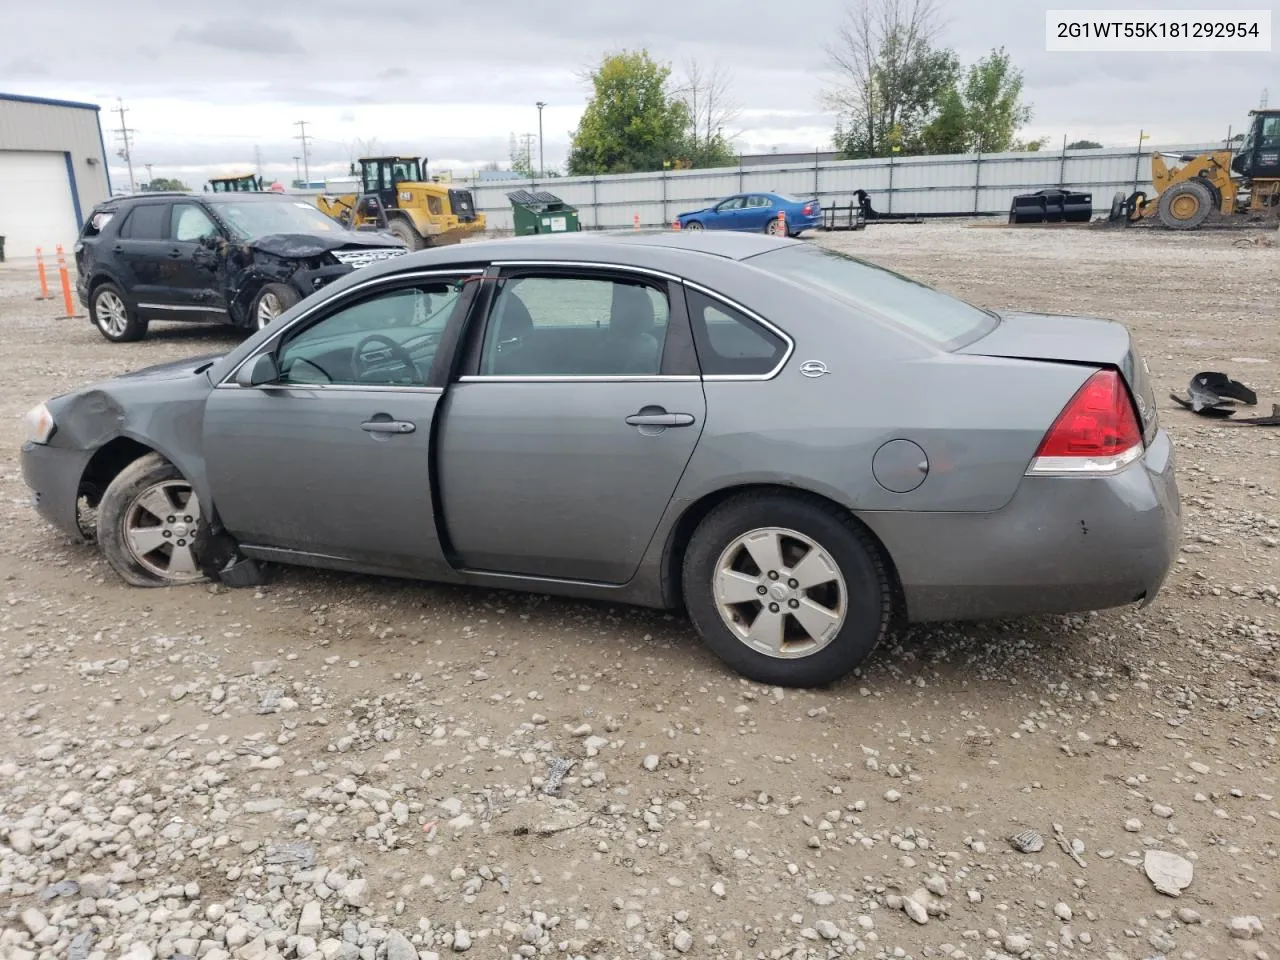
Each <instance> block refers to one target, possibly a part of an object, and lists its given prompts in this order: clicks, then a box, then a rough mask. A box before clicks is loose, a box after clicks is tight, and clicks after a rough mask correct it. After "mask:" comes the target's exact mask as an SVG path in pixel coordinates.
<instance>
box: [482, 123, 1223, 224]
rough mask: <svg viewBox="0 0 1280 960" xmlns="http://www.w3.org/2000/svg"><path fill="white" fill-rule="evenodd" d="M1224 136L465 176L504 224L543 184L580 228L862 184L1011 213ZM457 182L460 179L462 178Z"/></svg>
mask: <svg viewBox="0 0 1280 960" xmlns="http://www.w3.org/2000/svg"><path fill="white" fill-rule="evenodd" d="M1211 149H1222V144H1220V143H1218V144H1192V145H1177V146H1166V147H1149V148H1146V149H1141V150H1139V149H1137V148H1132V147H1131V148H1128V149H1125V148H1111V149H1102V150H1058V151H1039V152H1035V153H993V154H986V155H983V154H957V155H948V156H933V157H895V158H890V159H887V160H885V159H877V160H822V159H820V158H819V157H816V156H815V158H814V160H813V162H811V163H796V162H790V163H782V164H777V165H768V166H756V165H746V166H738V167H718V168H715V169H710V170H670V171H663V172H661V173H627V174H617V175H614V176H601V177H555V178H551V179H544V180H505V181H493V180H487V181H478V182H474V183H471V184H469V186H470V189H471V191H472V194H473V196H474V198H475V202H476V207H477V208H478V209H479V210H480V211H482V212H483V213H484V214H485V216H486V218H487V219H488V221H489V226H490V227H491V228H493V229H497V230H510V229H511V227H512V222H511V203H510V201H508V200H507V193H509V192H510V191H512V190H518V189H526V188H532V189H542V190H549V191H551V192H552V193H554V194H555V195H556V196H558V197H560V198H561V199H562V200H564V201H565V202H566V203H569V204H572V205H573V206H575V207H577V208H578V210H579V211H580V215H581V221H582V226H583V228H584V229H593V228H610V227H629V226H632V225H633V224H634V222H635V217H636V216H637V215H639V217H640V223H641V225H642V226H657V225H660V224H669V223H670V222H671V221H672V220H673V219H675V217H676V215H677V214H679V213H682V212H685V211H689V210H696V209H699V208H701V207H704V206H707V205H708V204H710V203H712V202H713V201H715V200H718V199H720V198H721V197H724V196H727V195H730V194H735V193H746V192H749V191H760V192H776V193H785V194H790V195H792V196H794V197H797V198H803V199H809V198H811V197H817V198H818V199H819V200H820V201H822V203H823V205H824V206H833V205H837V204H838V205H841V206H843V205H844V204H846V203H849V202H850V200H851V199H852V196H853V192H854V191H855V190H858V189H862V190H866V191H867V193H868V194H870V197H871V203H872V206H874V207H875V208H876V210H878V211H881V212H883V213H899V214H920V215H927V216H984V215H1007V214H1008V212H1009V206H1010V204H1011V203H1012V201H1013V197H1014V196H1015V195H1016V194H1019V193H1028V192H1031V191H1034V190H1040V189H1043V188H1046V187H1062V188H1065V189H1069V190H1081V191H1085V192H1090V193H1092V194H1093V205H1094V210H1095V211H1105V210H1107V209H1109V208H1110V206H1111V198H1112V196H1113V195H1114V194H1115V193H1116V192H1117V191H1123V192H1124V193H1125V194H1126V195H1127V194H1129V193H1131V192H1132V191H1134V190H1146V191H1147V193H1148V194H1150V193H1151V192H1152V189H1151V154H1152V153H1171V154H1185V153H1198V152H1202V151H1204V150H1211ZM459 185H461V184H459Z"/></svg>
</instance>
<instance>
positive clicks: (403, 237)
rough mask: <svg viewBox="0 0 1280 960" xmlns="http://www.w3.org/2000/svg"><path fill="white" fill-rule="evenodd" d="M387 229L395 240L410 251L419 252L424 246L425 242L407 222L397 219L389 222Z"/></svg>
mask: <svg viewBox="0 0 1280 960" xmlns="http://www.w3.org/2000/svg"><path fill="white" fill-rule="evenodd" d="M388 229H389V230H390V231H391V233H393V234H394V235H395V237H396V239H397V240H399V241H400V242H401V243H403V244H404V245H405V246H406V247H408V248H409V249H410V250H421V249H422V248H423V247H425V246H426V241H424V240H423V239H422V236H421V235H420V234H419V233H418V231H417V230H415V229H414V228H413V227H412V226H411V225H410V224H409V222H408V221H407V220H403V219H400V218H397V219H395V220H392V221H391V225H390V226H389V227H388Z"/></svg>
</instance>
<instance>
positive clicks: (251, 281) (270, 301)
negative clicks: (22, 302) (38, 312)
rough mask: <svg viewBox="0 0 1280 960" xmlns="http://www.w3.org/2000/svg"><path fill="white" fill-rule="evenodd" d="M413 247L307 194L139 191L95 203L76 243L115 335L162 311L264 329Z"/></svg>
mask: <svg viewBox="0 0 1280 960" xmlns="http://www.w3.org/2000/svg"><path fill="white" fill-rule="evenodd" d="M405 252H406V248H405V246H404V244H403V243H401V242H400V241H399V240H398V239H396V238H395V237H393V236H390V235H389V234H385V233H375V232H366V231H356V230H351V229H349V228H348V227H345V226H343V225H342V224H340V223H338V222H337V221H336V220H333V219H331V218H330V217H328V216H326V215H325V214H323V213H321V212H320V210H319V208H317V207H316V206H315V205H314V204H312V203H309V202H308V201H307V198H305V197H302V196H299V195H289V194H275V193H258V194H254V193H230V194H212V195H203V196H198V195H195V194H188V193H145V194H135V195H132V196H128V197H120V198H116V199H112V200H108V201H106V202H105V203H102V204H99V205H98V206H97V207H95V208H94V209H93V212H92V213H91V214H90V216H89V219H88V221H87V222H86V223H85V225H84V229H83V230H82V231H81V232H80V239H79V240H78V241H77V242H76V245H75V254H76V270H77V272H78V273H79V278H78V279H77V281H76V288H77V291H78V292H79V294H80V302H81V303H83V304H84V305H85V306H86V307H88V308H89V318H90V319H91V320H92V321H93V324H94V326H96V327H97V328H98V330H99V331H100V332H101V333H102V335H103V336H104V337H106V338H107V339H108V340H112V341H115V342H123V341H127V340H139V339H141V338H142V337H143V336H144V335H145V334H146V332H147V324H148V322H150V321H152V320H197V321H212V322H216V323H230V324H234V325H236V326H240V327H245V328H247V329H249V330H260V329H262V328H263V327H264V326H266V325H267V324H268V323H270V322H271V321H272V320H274V319H275V318H276V317H277V316H279V315H280V314H281V313H283V312H284V311H285V310H287V309H288V308H289V307H291V306H293V305H294V304H295V303H297V302H298V301H299V300H301V299H302V298H303V297H305V296H306V295H307V294H309V293H311V292H312V291H313V290H318V289H319V288H320V287H322V286H324V285H325V284H326V283H328V282H329V281H331V280H333V279H335V278H336V277H340V276H342V275H343V274H345V273H349V272H350V271H351V270H353V269H355V268H356V267H361V266H364V265H365V264H368V263H373V262H374V261H377V260H384V259H386V258H387V257H394V256H397V255H398V254H402V253H405Z"/></svg>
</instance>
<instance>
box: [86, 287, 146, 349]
mask: <svg viewBox="0 0 1280 960" xmlns="http://www.w3.org/2000/svg"><path fill="white" fill-rule="evenodd" d="M89 316H90V317H91V318H92V320H93V325H94V326H95V327H97V328H98V332H99V333H100V334H102V335H103V336H104V337H106V338H107V339H108V340H110V341H111V342H112V343H132V342H133V341H135V340H141V339H142V338H143V337H145V336H146V335H147V321H145V320H140V319H138V311H137V310H135V309H134V308H133V307H132V306H131V305H130V303H129V300H128V298H126V297H125V295H124V292H123V291H122V290H121V289H120V288H119V287H117V286H116V285H115V284H114V283H102V284H99V285H98V286H96V287H94V288H93V293H91V294H90V295H89Z"/></svg>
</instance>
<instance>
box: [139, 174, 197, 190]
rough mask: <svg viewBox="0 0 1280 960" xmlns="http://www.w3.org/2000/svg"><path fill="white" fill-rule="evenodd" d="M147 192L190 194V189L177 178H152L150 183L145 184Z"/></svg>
mask: <svg viewBox="0 0 1280 960" xmlns="http://www.w3.org/2000/svg"><path fill="white" fill-rule="evenodd" d="M147 189H148V190H179V191H181V192H182V193H190V192H191V188H190V187H188V186H187V185H186V184H185V183H183V182H182V181H181V180H178V179H177V178H170V177H152V178H151V182H150V183H149V184H147Z"/></svg>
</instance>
